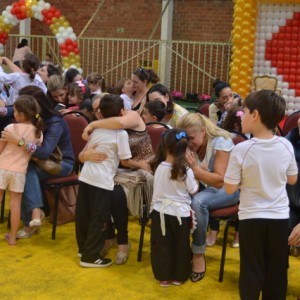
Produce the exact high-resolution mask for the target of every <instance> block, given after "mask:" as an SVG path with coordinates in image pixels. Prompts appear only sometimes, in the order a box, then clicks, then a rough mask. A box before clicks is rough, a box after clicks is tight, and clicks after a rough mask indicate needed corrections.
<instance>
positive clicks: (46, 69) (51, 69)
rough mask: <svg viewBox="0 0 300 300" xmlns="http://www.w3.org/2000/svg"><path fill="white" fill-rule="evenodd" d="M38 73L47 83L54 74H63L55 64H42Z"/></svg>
mask: <svg viewBox="0 0 300 300" xmlns="http://www.w3.org/2000/svg"><path fill="white" fill-rule="evenodd" d="M37 73H38V74H39V75H40V77H41V78H42V80H43V82H44V83H45V84H47V82H48V80H49V78H50V76H52V75H61V72H60V70H59V69H58V68H56V67H55V66H54V65H53V64H45V65H44V64H42V65H40V67H39V69H38V70H37Z"/></svg>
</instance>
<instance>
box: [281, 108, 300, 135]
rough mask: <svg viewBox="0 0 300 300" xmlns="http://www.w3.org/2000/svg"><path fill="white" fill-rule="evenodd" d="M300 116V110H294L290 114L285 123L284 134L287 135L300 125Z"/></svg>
mask: <svg viewBox="0 0 300 300" xmlns="http://www.w3.org/2000/svg"><path fill="white" fill-rule="evenodd" d="M299 118H300V110H297V111H295V112H293V113H292V114H291V115H289V116H288V118H287V119H286V121H285V123H284V125H283V129H282V131H283V135H287V134H288V133H289V132H290V131H291V130H292V129H294V128H296V127H297V126H298V124H297V122H298V119H299Z"/></svg>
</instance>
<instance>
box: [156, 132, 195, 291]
mask: <svg viewBox="0 0 300 300" xmlns="http://www.w3.org/2000/svg"><path fill="white" fill-rule="evenodd" d="M187 146H188V138H187V134H186V132H185V131H181V130H179V129H170V130H167V131H166V132H165V134H164V135H163V137H162V141H161V144H160V146H159V149H158V154H157V155H156V157H155V159H154V160H153V161H152V162H151V168H152V170H153V172H155V173H154V183H153V198H152V203H151V211H152V212H151V219H152V223H151V264H152V270H153V274H154V277H155V278H156V279H157V280H159V281H160V285H161V286H168V285H169V284H170V283H171V282H172V283H173V284H175V285H180V284H182V283H183V282H184V281H186V280H187V279H188V278H189V275H190V272H191V248H190V227H191V217H190V216H191V207H190V205H191V196H190V194H195V193H196V192H197V191H198V182H197V181H196V179H195V177H194V174H193V171H192V170H191V169H190V168H188V167H187V161H186V157H185V155H186V151H187Z"/></svg>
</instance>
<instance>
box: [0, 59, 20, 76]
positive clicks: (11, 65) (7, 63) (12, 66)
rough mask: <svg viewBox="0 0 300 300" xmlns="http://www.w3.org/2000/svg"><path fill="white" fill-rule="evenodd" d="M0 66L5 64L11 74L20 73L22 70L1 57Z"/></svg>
mask: <svg viewBox="0 0 300 300" xmlns="http://www.w3.org/2000/svg"><path fill="white" fill-rule="evenodd" d="M0 61H1V64H3V63H4V64H6V65H7V67H8V68H9V69H10V70H11V71H12V72H13V73H21V72H22V70H21V69H20V68H19V67H18V66H17V65H15V64H14V63H13V62H12V61H11V60H10V59H8V58H7V57H1V58H0Z"/></svg>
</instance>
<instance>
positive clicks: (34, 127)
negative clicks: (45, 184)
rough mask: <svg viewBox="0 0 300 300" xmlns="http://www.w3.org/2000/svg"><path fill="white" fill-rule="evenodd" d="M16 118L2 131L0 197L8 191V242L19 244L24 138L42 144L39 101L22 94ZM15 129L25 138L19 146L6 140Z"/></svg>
mask: <svg viewBox="0 0 300 300" xmlns="http://www.w3.org/2000/svg"><path fill="white" fill-rule="evenodd" d="M14 117H15V120H16V122H17V124H10V125H8V126H7V127H6V128H5V132H2V139H1V141H0V152H1V154H0V199H2V197H3V192H4V190H6V189H7V190H9V208H10V223H11V232H10V233H7V234H5V236H4V238H5V239H6V241H7V243H8V245H16V235H17V231H18V227H19V223H20V218H21V198H22V193H23V191H24V185H25V177H26V170H27V166H28V162H29V159H30V154H29V152H27V151H24V149H23V148H22V146H23V145H24V144H25V141H33V143H35V144H37V145H40V144H41V143H42V131H41V130H42V127H43V121H42V119H41V118H40V107H39V105H38V103H37V101H36V100H35V99H34V98H33V97H31V96H27V95H23V96H20V97H19V98H17V100H16V101H15V103H14ZM6 132H15V133H16V134H18V135H19V136H22V137H23V138H22V139H21V140H20V141H19V143H18V145H16V144H14V143H6V140H5V133H6Z"/></svg>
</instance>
